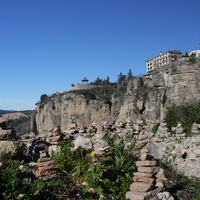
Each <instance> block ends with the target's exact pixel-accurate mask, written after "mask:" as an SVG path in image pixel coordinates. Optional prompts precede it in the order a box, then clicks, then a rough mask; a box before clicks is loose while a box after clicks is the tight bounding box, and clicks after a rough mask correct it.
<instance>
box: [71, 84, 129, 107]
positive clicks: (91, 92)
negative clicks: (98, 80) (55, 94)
mask: <svg viewBox="0 0 200 200" xmlns="http://www.w3.org/2000/svg"><path fill="white" fill-rule="evenodd" d="M125 92H126V88H125V87H120V88H117V85H116V84H113V85H107V86H102V87H96V88H91V89H85V90H72V91H70V92H69V93H73V94H78V95H83V96H84V98H85V99H86V100H87V101H89V100H99V101H102V102H104V103H106V104H110V105H111V98H112V95H115V96H121V95H122V96H123V95H124V93H125Z"/></svg>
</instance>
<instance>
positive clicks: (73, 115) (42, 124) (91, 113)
mask: <svg viewBox="0 0 200 200" xmlns="http://www.w3.org/2000/svg"><path fill="white" fill-rule="evenodd" d="M116 106H117V105H116ZM114 107H115V106H114V105H113V106H112V111H111V105H110V104H106V103H104V102H102V101H100V100H88V99H85V98H84V96H82V95H77V94H73V93H63V94H59V95H55V96H53V97H51V99H50V100H48V101H47V102H46V103H44V104H41V103H40V104H38V105H37V109H36V117H35V119H36V126H37V130H38V131H39V132H45V131H48V130H49V129H51V128H53V127H55V126H60V127H61V128H62V130H66V129H67V128H68V124H69V123H70V122H71V121H72V119H75V120H76V122H77V124H78V125H84V126H89V125H90V124H91V122H93V121H96V122H98V123H99V125H100V124H101V123H102V122H103V121H105V120H106V121H109V122H110V121H114V120H115V118H116V117H113V116H115V115H116V114H115V111H114ZM117 114H118V113H117Z"/></svg>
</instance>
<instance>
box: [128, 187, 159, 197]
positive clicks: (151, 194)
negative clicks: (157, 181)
mask: <svg viewBox="0 0 200 200" xmlns="http://www.w3.org/2000/svg"><path fill="white" fill-rule="evenodd" d="M161 190H162V188H156V189H154V190H151V191H149V192H131V191H128V192H126V199H130V200H147V199H151V200H153V199H154V197H155V199H158V198H157V194H158V193H159V192H160V191H161Z"/></svg>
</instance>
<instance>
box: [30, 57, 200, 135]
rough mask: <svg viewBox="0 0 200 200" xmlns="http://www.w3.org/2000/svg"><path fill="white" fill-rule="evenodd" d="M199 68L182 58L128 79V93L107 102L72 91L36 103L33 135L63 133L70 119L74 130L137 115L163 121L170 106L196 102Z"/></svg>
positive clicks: (198, 97) (198, 89)
mask: <svg viewBox="0 0 200 200" xmlns="http://www.w3.org/2000/svg"><path fill="white" fill-rule="evenodd" d="M199 66H200V60H199V59H197V60H196V63H194V64H193V65H191V64H190V63H189V61H188V60H187V59H185V58H183V59H182V60H179V61H177V62H173V63H171V64H169V65H165V66H163V68H161V69H159V70H154V71H151V72H150V73H149V74H147V75H145V76H143V77H142V78H138V77H135V78H133V79H131V80H130V81H129V83H128V86H127V92H126V93H125V94H124V95H123V96H121V95H119V94H118V92H117V91H116V92H114V94H113V95H112V96H111V97H110V99H111V100H110V101H105V100H102V99H101V98H100V97H98V96H96V97H95V98H90V97H86V96H84V95H83V94H81V93H74V92H73V91H70V92H63V93H56V94H54V95H52V96H50V97H47V99H46V100H45V101H42V102H38V103H37V108H36V113H35V117H34V118H33V119H32V123H31V124H32V131H33V129H34V132H39V133H42V132H47V131H48V129H49V128H52V127H55V126H57V125H58V126H60V127H61V129H62V131H64V130H66V129H67V126H68V124H69V123H70V121H71V119H72V118H75V119H76V122H77V126H79V125H82V126H89V125H90V124H91V123H92V122H94V121H96V122H97V123H98V124H99V125H102V124H101V123H102V121H109V122H110V123H114V122H115V121H117V120H120V121H124V120H127V119H129V118H131V119H132V120H136V119H137V117H138V115H142V116H143V118H144V119H146V120H160V119H163V118H164V117H165V114H166V111H167V109H168V108H169V107H170V106H172V105H180V104H185V103H186V102H189V103H194V102H197V101H199V99H200V92H199V91H200V85H199V84H200V78H199V77H200V67H199Z"/></svg>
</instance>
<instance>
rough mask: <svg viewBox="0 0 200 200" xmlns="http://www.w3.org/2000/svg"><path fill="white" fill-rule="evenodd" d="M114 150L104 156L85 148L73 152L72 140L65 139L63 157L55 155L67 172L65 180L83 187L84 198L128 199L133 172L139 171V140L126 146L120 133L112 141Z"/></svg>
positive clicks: (111, 149)
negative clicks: (136, 146) (127, 194)
mask: <svg viewBox="0 0 200 200" xmlns="http://www.w3.org/2000/svg"><path fill="white" fill-rule="evenodd" d="M108 142H109V145H110V153H108V154H107V156H106V157H101V156H99V155H96V154H95V152H92V153H91V154H90V155H88V154H87V152H82V151H81V149H77V150H76V151H71V150H70V148H71V147H72V143H71V142H70V141H67V142H61V143H60V147H61V151H60V154H59V156H55V161H56V166H57V167H58V168H60V169H61V170H62V172H63V174H64V175H65V176H64V179H67V180H71V181H72V182H76V183H77V184H81V183H83V182H85V186H82V192H81V196H82V199H88V200H89V199H91V200H92V199H99V198H100V197H101V198H102V199H105V200H107V199H112V197H113V198H114V199H116V200H118V199H119V200H122V199H125V193H126V192H127V191H128V189H129V186H130V184H131V182H132V174H133V172H134V171H135V170H136V167H135V161H136V159H137V158H136V157H134V156H133V151H134V150H135V148H134V146H135V142H134V141H132V144H131V145H129V146H127V147H126V146H125V143H124V142H123V141H122V140H121V139H120V138H119V137H118V136H117V135H114V136H113V138H111V139H109V140H108Z"/></svg>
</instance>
